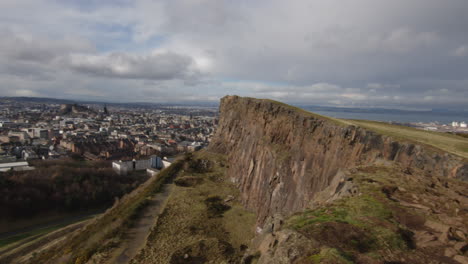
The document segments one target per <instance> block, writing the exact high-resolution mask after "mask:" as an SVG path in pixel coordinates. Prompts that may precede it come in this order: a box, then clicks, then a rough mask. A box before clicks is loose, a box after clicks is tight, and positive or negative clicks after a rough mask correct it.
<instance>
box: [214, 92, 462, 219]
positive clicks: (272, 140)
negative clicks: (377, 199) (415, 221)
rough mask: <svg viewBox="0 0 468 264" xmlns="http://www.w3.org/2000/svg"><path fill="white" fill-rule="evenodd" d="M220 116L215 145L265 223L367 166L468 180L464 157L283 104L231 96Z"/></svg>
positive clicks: (304, 205)
mask: <svg viewBox="0 0 468 264" xmlns="http://www.w3.org/2000/svg"><path fill="white" fill-rule="evenodd" d="M220 113H221V115H220V121H219V126H218V128H217V132H216V135H215V137H214V138H213V141H212V142H211V144H210V148H211V149H212V150H214V151H218V152H223V153H227V154H228V156H229V163H230V167H229V169H228V175H229V178H230V179H231V180H232V182H234V183H236V184H237V185H238V186H239V188H240V190H241V199H242V201H243V202H244V204H245V205H246V206H247V207H248V208H250V209H253V210H255V211H256V212H257V214H258V222H259V224H262V223H264V222H265V220H266V218H267V217H268V216H270V215H273V214H274V213H282V214H285V215H289V214H291V213H292V212H296V211H299V210H302V209H304V208H307V207H308V206H310V202H311V201H312V200H313V199H314V197H318V196H317V194H318V193H319V192H321V191H324V190H325V189H327V188H328V187H330V186H331V185H332V184H333V183H336V181H337V177H338V183H340V181H341V178H340V177H342V175H341V174H340V173H339V172H340V171H346V170H347V169H352V168H353V167H355V166H357V165H359V164H372V163H375V162H381V163H383V164H384V163H385V161H391V162H396V163H398V164H401V166H402V167H403V168H406V169H404V170H403V172H404V173H406V174H405V175H408V176H409V177H411V176H412V174H413V173H414V172H413V170H414V169H420V170H423V171H424V172H426V173H428V174H430V175H431V176H433V177H442V178H443V177H450V178H455V177H458V178H460V179H466V177H467V175H468V165H467V164H465V163H464V160H463V159H462V158H460V157H458V156H455V155H452V154H446V153H442V152H441V153H439V152H437V151H435V150H434V149H432V148H427V147H423V146H419V145H414V144H411V143H407V142H398V141H395V140H394V139H392V138H391V137H388V136H383V135H379V134H377V133H374V132H371V131H367V130H365V129H362V128H359V127H355V126H347V125H345V124H340V123H337V122H335V121H333V120H330V119H327V118H325V117H321V116H318V115H314V114H311V113H308V112H305V111H302V110H300V109H294V108H292V107H289V106H285V105H283V104H281V103H278V102H272V101H269V100H258V99H252V98H241V97H237V96H226V97H224V98H223V99H222V100H221V105H220ZM437 184H438V183H437ZM435 186H436V183H434V187H435ZM341 187H346V188H351V187H350V186H347V185H346V184H345V185H344V186H341ZM327 191H330V196H329V197H328V198H331V196H333V195H335V193H336V189H335V193H333V190H332V189H327ZM428 191H430V190H428ZM319 196H321V197H322V199H323V200H324V201H325V200H326V199H327V197H325V196H323V195H319ZM407 205H408V206H412V207H415V208H419V209H422V210H427V207H425V206H422V205H418V204H407Z"/></svg>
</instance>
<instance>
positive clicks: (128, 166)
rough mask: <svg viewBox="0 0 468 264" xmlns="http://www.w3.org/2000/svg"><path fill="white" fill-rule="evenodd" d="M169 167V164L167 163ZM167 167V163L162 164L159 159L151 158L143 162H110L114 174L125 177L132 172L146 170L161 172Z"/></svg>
mask: <svg viewBox="0 0 468 264" xmlns="http://www.w3.org/2000/svg"><path fill="white" fill-rule="evenodd" d="M169 165H170V163H169ZM166 166H167V162H164V161H163V160H162V159H161V158H160V157H157V156H151V158H150V159H145V160H131V161H114V162H112V168H113V169H114V171H115V172H117V173H118V174H120V175H127V174H128V173H129V172H132V171H139V170H147V169H158V170H161V169H163V168H165V167H166Z"/></svg>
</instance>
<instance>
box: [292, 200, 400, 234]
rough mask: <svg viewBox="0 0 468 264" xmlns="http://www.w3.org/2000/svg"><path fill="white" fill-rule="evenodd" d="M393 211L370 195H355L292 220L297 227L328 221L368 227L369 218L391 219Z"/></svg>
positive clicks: (293, 225)
mask: <svg viewBox="0 0 468 264" xmlns="http://www.w3.org/2000/svg"><path fill="white" fill-rule="evenodd" d="M391 217H392V212H391V210H389V209H388V208H387V207H386V206H385V205H384V204H383V203H382V202H379V201H378V200H376V199H375V198H374V197H371V196H369V195H361V196H355V197H351V198H348V199H343V200H339V201H337V202H335V203H334V204H333V206H329V207H327V208H319V209H316V210H310V211H305V212H303V213H301V214H300V215H296V216H293V217H292V218H291V220H290V223H291V226H292V227H293V228H295V229H301V228H303V227H306V226H309V225H313V224H317V223H326V222H340V223H348V224H352V225H355V226H359V227H368V226H369V221H370V220H369V219H381V220H389V219H391Z"/></svg>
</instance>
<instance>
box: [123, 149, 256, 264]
mask: <svg viewBox="0 0 468 264" xmlns="http://www.w3.org/2000/svg"><path fill="white" fill-rule="evenodd" d="M189 157H190V159H192V162H190V161H189V162H188V163H187V164H192V165H185V167H184V172H183V173H182V174H181V175H180V176H178V179H183V178H185V177H193V178H199V179H202V181H201V182H200V183H198V184H196V185H193V186H190V187H184V186H178V185H176V186H174V188H173V190H172V193H171V196H170V197H169V199H168V201H167V204H166V206H165V209H164V212H163V213H162V214H161V216H160V217H159V218H158V222H157V225H156V226H155V227H154V228H153V230H152V231H151V233H150V234H149V238H148V240H149V241H148V243H147V244H146V246H145V248H144V249H143V250H142V251H140V253H139V254H138V255H137V256H136V257H135V258H134V259H133V260H132V261H131V263H133V264H136V263H138V264H140V263H151V264H155V263H161V264H162V263H239V262H240V259H241V257H242V256H243V253H244V252H245V250H246V245H248V244H249V243H250V240H251V239H252V238H253V236H254V235H255V233H254V231H255V220H256V218H255V215H254V214H253V213H251V212H249V211H246V210H245V209H244V208H243V206H242V205H241V204H239V203H238V202H237V201H236V200H237V199H235V197H238V196H239V191H238V189H237V188H236V186H234V185H233V184H232V183H230V182H229V180H228V179H226V177H225V170H226V165H225V164H226V160H225V156H223V155H219V154H214V153H210V152H205V151H201V152H196V153H194V154H193V155H190V156H189ZM203 164H205V165H203ZM206 164H210V165H209V166H206ZM200 165H201V166H200ZM202 171H203V172H202Z"/></svg>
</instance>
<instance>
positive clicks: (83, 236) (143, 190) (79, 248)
mask: <svg viewBox="0 0 468 264" xmlns="http://www.w3.org/2000/svg"><path fill="white" fill-rule="evenodd" d="M183 164H184V162H183V160H179V161H176V162H174V163H173V164H172V165H171V166H170V167H169V168H167V169H165V170H163V171H161V172H160V173H159V175H158V176H157V177H154V178H151V179H150V180H148V181H147V182H146V183H145V184H144V185H143V186H141V187H139V188H138V189H136V190H135V191H133V192H132V193H130V194H129V195H127V196H125V197H124V198H123V199H121V201H120V202H119V203H118V204H117V205H116V206H114V207H113V208H112V209H110V210H109V211H108V212H106V213H105V214H103V215H102V216H100V217H99V218H97V219H96V220H95V221H93V222H92V223H90V224H89V225H87V226H86V227H85V228H83V230H81V231H80V232H78V233H76V234H75V235H74V236H73V237H70V238H69V239H67V240H66V241H65V242H64V243H62V244H60V245H58V246H56V247H53V248H51V249H49V250H47V251H45V252H41V253H39V254H37V255H36V256H35V257H34V259H33V260H31V263H45V262H47V261H48V260H50V259H55V258H57V257H59V258H61V259H62V260H61V261H62V262H64V263H76V264H78V263H85V262H86V261H87V260H88V259H89V258H90V257H91V256H92V255H93V254H95V253H97V252H99V251H105V250H107V248H108V247H114V246H116V245H117V244H118V242H119V238H120V236H121V235H122V234H123V233H124V230H125V229H126V228H128V227H129V226H131V225H132V224H133V222H134V221H135V219H136V218H137V217H138V215H139V212H140V211H141V210H142V209H143V208H144V207H145V206H146V204H147V198H148V197H149V196H151V195H152V194H154V193H156V192H158V191H159V190H160V188H161V187H162V185H163V184H164V182H165V181H166V180H167V179H168V178H170V177H173V176H174V175H176V174H177V173H178V172H179V171H180V169H181V168H182V166H183Z"/></svg>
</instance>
